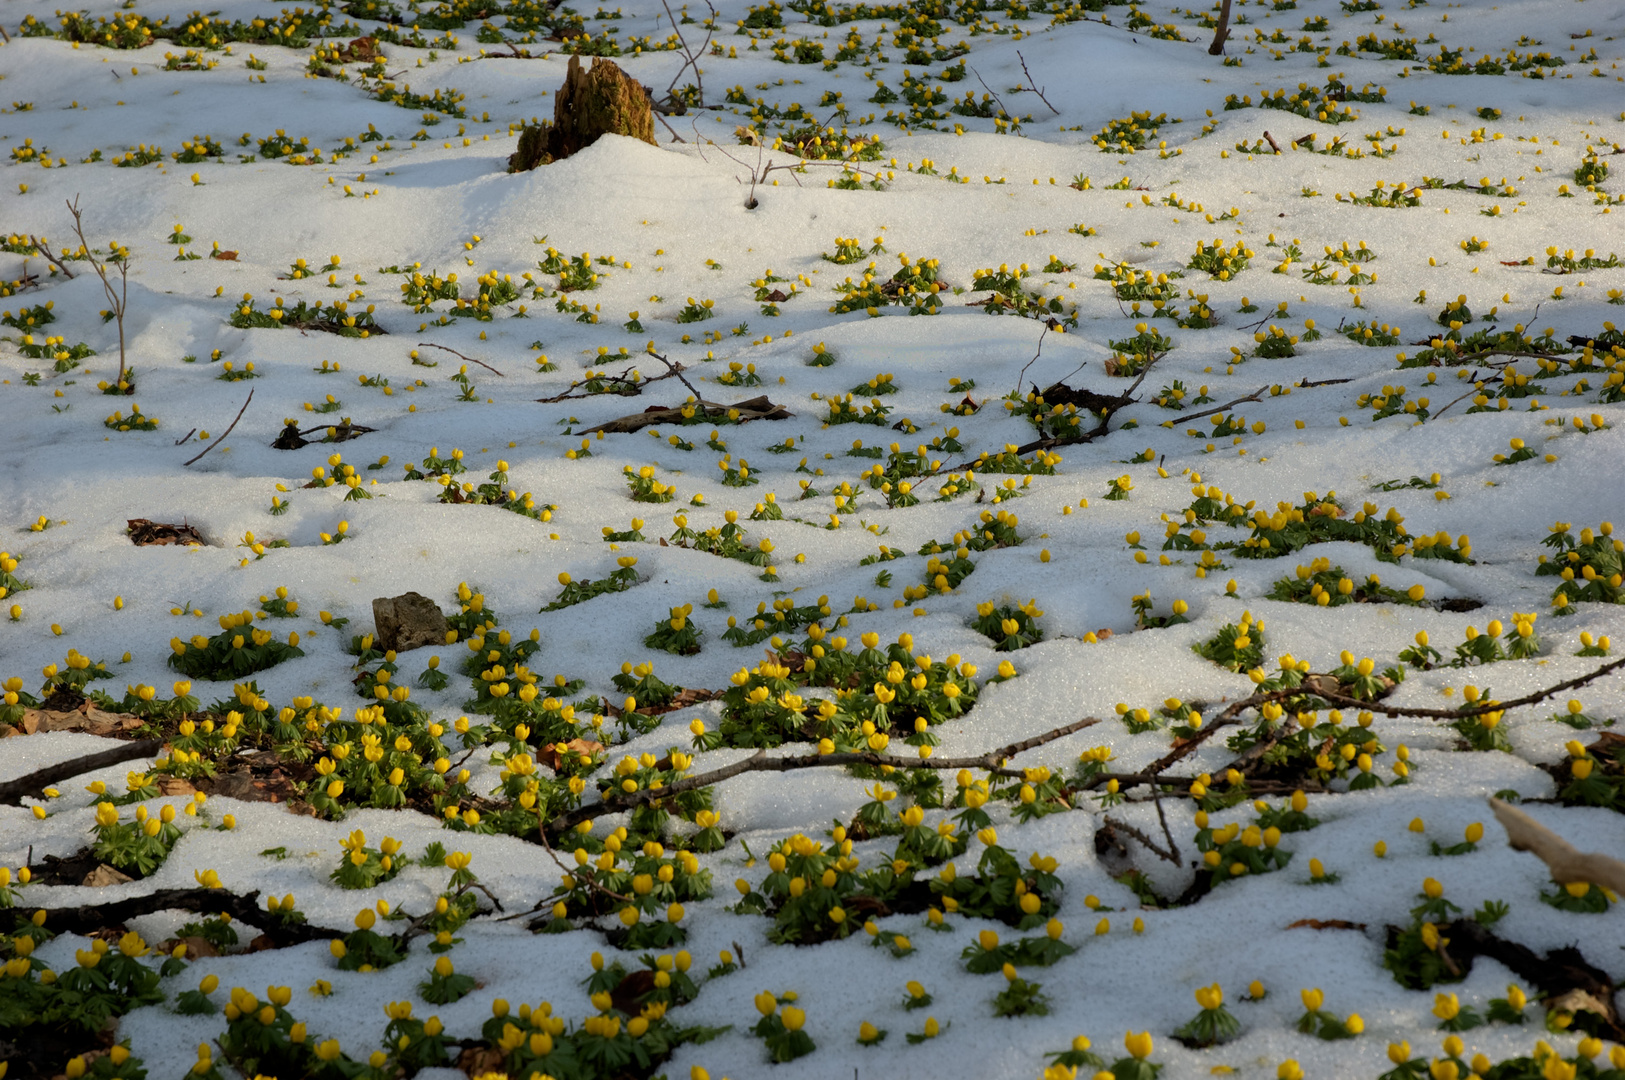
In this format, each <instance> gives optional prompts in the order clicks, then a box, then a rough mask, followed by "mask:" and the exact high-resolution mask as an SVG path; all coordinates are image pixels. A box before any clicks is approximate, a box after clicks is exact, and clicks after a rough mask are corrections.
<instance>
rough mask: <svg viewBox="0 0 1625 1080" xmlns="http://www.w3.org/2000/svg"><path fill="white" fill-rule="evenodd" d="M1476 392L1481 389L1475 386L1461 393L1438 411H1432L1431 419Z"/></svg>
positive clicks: (1441, 414)
mask: <svg viewBox="0 0 1625 1080" xmlns="http://www.w3.org/2000/svg"><path fill="white" fill-rule="evenodd" d="M1477 393H1481V391H1480V390H1479V389H1478V387H1476V386H1475V387H1473V388H1472V389H1471V390H1469V391H1467V392H1466V393H1465V394H1463V395H1461V397H1459V398H1457V399H1456V400H1454V401H1452V402H1451V403H1450V404H1449V405H1446V406H1445V407H1444V408H1442V409H1440V410H1439V411H1438V412H1436V413H1434V414H1433V416H1432V417H1431V419H1434V420H1437V419H1438V418H1439V417H1441V416H1443V415H1444V414H1445V413H1447V412H1449V411H1450V410H1451V408H1453V407H1454V406H1456V405H1460V404H1461V403H1462V402H1463V401H1466V400H1467V399H1468V398H1470V397H1472V396H1473V395H1474V394H1477Z"/></svg>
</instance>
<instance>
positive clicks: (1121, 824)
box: [1105, 802, 1179, 866]
mask: <svg viewBox="0 0 1625 1080" xmlns="http://www.w3.org/2000/svg"><path fill="white" fill-rule="evenodd" d="M1157 812H1158V813H1159V814H1160V813H1161V812H1162V804H1161V803H1160V802H1159V803H1158V804H1157ZM1105 820H1106V824H1107V825H1108V826H1110V827H1111V828H1113V829H1116V830H1117V831H1118V832H1121V833H1127V834H1128V835H1129V836H1132V837H1134V839H1136V840H1138V841H1139V842H1140V843H1142V844H1144V845H1145V847H1146V849H1147V850H1148V851H1150V852H1151V853H1152V854H1154V855H1156V856H1157V857H1158V858H1159V859H1162V860H1163V861H1164V862H1171V863H1173V864H1174V865H1175V866H1178V865H1179V852H1178V850H1177V849H1175V850H1171V851H1164V850H1163V849H1162V848H1160V847H1158V846H1157V842H1156V841H1155V840H1153V839H1151V838H1150V837H1149V836H1147V835H1145V833H1143V832H1141V831H1140V830H1139V829H1136V828H1135V827H1134V826H1132V825H1130V824H1128V822H1126V821H1118V820H1117V819H1116V818H1114V817H1107V818H1106V819H1105ZM1164 824H1166V820H1165V821H1164ZM1173 840H1174V838H1173V837H1172V836H1170V837H1169V838H1168V843H1169V844H1170V845H1172V844H1173Z"/></svg>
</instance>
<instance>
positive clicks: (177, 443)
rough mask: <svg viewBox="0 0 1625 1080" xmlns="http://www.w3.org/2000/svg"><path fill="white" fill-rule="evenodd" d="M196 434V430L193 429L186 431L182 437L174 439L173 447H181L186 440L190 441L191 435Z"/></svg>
mask: <svg viewBox="0 0 1625 1080" xmlns="http://www.w3.org/2000/svg"><path fill="white" fill-rule="evenodd" d="M196 434H197V428H193V429H192V430H191V431H188V432H187V433H186V434H185V435H182V436H181V437H180V438H178V439H176V440H175V445H176V446H179V445H181V444H182V443H184V442H185V441H186V440H188V439H190V438H191V437H192V436H193V435H196Z"/></svg>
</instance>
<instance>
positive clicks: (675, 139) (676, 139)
mask: <svg viewBox="0 0 1625 1080" xmlns="http://www.w3.org/2000/svg"><path fill="white" fill-rule="evenodd" d="M651 111H652V112H653V113H654V115H655V116H657V117H659V118H660V122H661V124H663V125H664V126H665V128H666V130H667V131H669V132H671V138H672V141H673V142H687V141H688V140H687V139H685V138H683V137H682V136H681V135H679V134H677V129H676V128H674V127H672V126H671V125H670V124H669V123H666V117H665V115H664V114H662V113H661V111H660V110H659V109H653V110H651Z"/></svg>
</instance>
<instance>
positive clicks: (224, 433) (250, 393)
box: [181, 389, 254, 469]
mask: <svg viewBox="0 0 1625 1080" xmlns="http://www.w3.org/2000/svg"><path fill="white" fill-rule="evenodd" d="M253 400H254V391H253V390H252V389H250V390H249V391H248V397H246V398H244V399H243V407H242V408H240V409H238V410H237V420H241V419H242V418H243V413H245V412H247V411H248V403H249V402H250V401H253ZM237 420H233V421H232V422H231V427H228V428H227V429H226V430H224V431H222V432H221V433H220V438H218V439H216V440H215V441H214V442H212V443H210V444H209V445H208V446H205V447H204V448H203V451H202V453H200V454H198V456H197V457H195V458H192V459H191V461H183V462H181V468H183V469H184V468H185V467H186V466H188V465H190V464H192V462H193V461H197V460H198V459H199V458H201V457H203V455H204V454H207V453H208V452H209V451H210V450H213V449H214V448H215V447H217V446H219V445H220V440H221V439H224V438H225V437H226V436H227V435H230V434H231V431H232V428H235V427H236V426H237Z"/></svg>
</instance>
